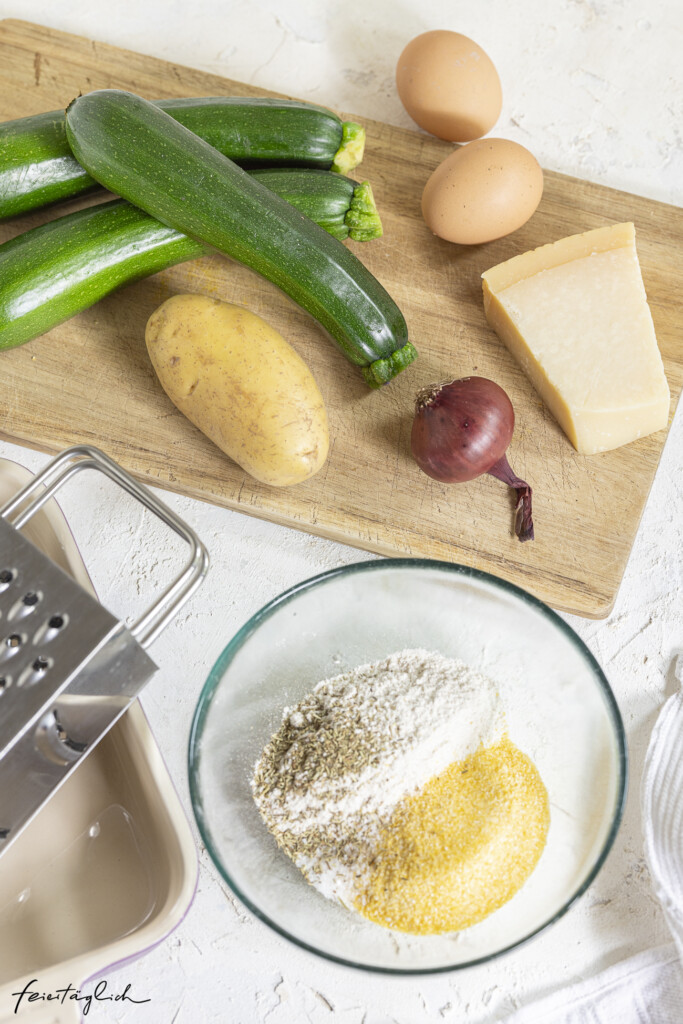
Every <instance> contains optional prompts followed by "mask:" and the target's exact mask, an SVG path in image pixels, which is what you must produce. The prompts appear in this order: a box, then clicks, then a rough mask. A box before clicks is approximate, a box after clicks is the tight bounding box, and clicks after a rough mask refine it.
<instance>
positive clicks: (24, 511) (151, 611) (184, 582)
mask: <svg viewBox="0 0 683 1024" xmlns="http://www.w3.org/2000/svg"><path fill="white" fill-rule="evenodd" d="M84 469H97V470H99V471H100V472H101V473H104V475H105V476H108V477H109V479H110V480H113V481H114V483H116V484H118V485H119V486H120V487H122V488H123V489H124V490H125V491H127V492H128V494H130V495H131V496H132V497H133V498H136V499H137V500H138V501H139V502H140V503H141V504H142V505H144V506H145V507H146V508H148V509H149V510H150V511H151V512H154V514H155V515H156V516H157V517H158V518H159V519H161V521H162V522H164V523H166V525H167V526H169V527H170V528H171V529H172V530H174V531H175V532H176V533H177V534H178V535H179V536H180V537H182V538H183V540H184V541H186V543H187V544H188V545H189V548H190V557H189V559H188V561H187V563H186V565H185V568H184V569H183V571H182V572H181V573H180V575H179V576H177V577H176V579H175V580H174V581H173V583H171V584H170V585H169V586H168V587H167V588H166V590H164V591H163V592H162V593H161V595H160V596H159V597H158V598H157V599H156V601H155V602H154V604H153V605H152V606H151V607H150V608H148V609H147V611H146V612H144V613H143V614H142V615H141V616H140V618H139V619H138V620H137V621H136V622H135V623H133V625H132V626H131V627H130V632H131V633H132V635H133V636H134V637H135V639H136V640H137V642H138V643H139V644H141V645H142V646H146V645H148V644H151V643H152V641H153V640H155V639H156V637H157V636H158V635H159V633H160V632H161V631H162V630H163V629H164V628H165V626H166V625H167V624H168V622H169V621H170V619H171V618H172V617H173V616H174V615H175V613H176V612H177V611H178V609H179V608H180V607H181V606H182V605H183V604H184V603H185V601H187V600H188V598H189V597H190V596H191V595H192V594H193V593H194V591H195V590H196V589H197V587H198V586H199V584H200V583H201V581H202V580H203V578H204V576H205V575H206V573H207V570H208V568H209V556H208V553H207V551H206V548H205V547H204V545H203V544H202V542H201V541H200V539H199V537H198V536H197V534H196V533H195V532H194V530H193V529H191V527H189V526H188V525H187V523H185V522H183V520H182V519H181V518H180V517H179V516H177V515H176V514H175V512H173V511H172V510H171V509H170V508H169V507H168V506H167V505H166V504H164V502H163V501H161V500H160V499H159V498H157V497H156V496H155V495H154V494H152V492H151V491H150V490H149V489H148V488H147V487H144V486H143V485H142V484H139V483H137V481H135V480H134V479H133V478H132V477H131V476H130V475H129V474H128V473H126V472H125V470H123V469H121V467H120V466H119V465H117V463H116V462H114V461H113V459H110V458H109V456H108V455H105V454H104V452H102V451H100V449H99V448H94V447H93V446H91V445H77V446H75V447H73V448H67V449H66V450H65V451H63V452H61V454H60V455H58V456H57V457H56V458H55V459H53V460H52V461H51V462H49V463H48V464H47V466H46V467H45V468H44V469H43V470H42V471H41V472H40V473H38V474H37V475H36V476H35V477H33V479H32V480H31V481H30V483H28V484H27V485H26V487H24V488H23V489H22V490H21V491H19V492H18V493H17V494H15V495H14V497H13V498H12V499H11V500H10V501H8V502H7V503H6V504H5V505H3V506H2V508H0V516H1V517H2V518H3V519H5V520H6V521H7V522H8V523H10V525H12V526H13V527H14V528H15V529H17V530H19V529H21V528H22V526H24V525H25V524H26V523H27V522H28V520H29V519H31V517H32V516H34V515H35V514H36V512H38V511H39V510H40V509H41V508H42V507H43V505H45V504H46V503H47V502H48V501H49V500H50V499H51V498H52V497H53V496H54V494H55V492H56V491H57V490H59V488H60V487H63V486H64V484H65V483H67V482H68V481H69V480H70V479H71V478H72V477H73V476H75V475H76V473H80V472H81V470H84Z"/></svg>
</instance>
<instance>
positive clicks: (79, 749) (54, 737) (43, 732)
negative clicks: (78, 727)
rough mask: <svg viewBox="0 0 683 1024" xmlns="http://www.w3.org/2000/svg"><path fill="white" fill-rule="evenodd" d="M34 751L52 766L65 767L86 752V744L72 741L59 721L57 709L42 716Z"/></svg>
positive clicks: (36, 734) (37, 729)
mask: <svg viewBox="0 0 683 1024" xmlns="http://www.w3.org/2000/svg"><path fill="white" fill-rule="evenodd" d="M35 744H36V749H37V750H38V751H39V752H40V753H41V754H42V755H43V757H45V758H46V759H47V760H48V761H51V762H52V763H53V764H57V765H60V766H61V767H66V766H67V765H70V764H73V763H74V761H77V760H78V758H79V757H80V756H81V754H82V753H83V752H84V751H85V750H87V746H88V745H87V743H79V742H78V740H74V739H72V737H71V736H69V734H68V733H67V731H66V729H65V728H64V726H63V725H62V723H61V722H60V720H59V715H58V713H57V709H56V708H53V709H52V711H48V712H46V714H44V715H43V717H42V718H41V720H40V722H39V723H38V726H37V727H36V733H35Z"/></svg>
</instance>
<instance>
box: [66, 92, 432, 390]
mask: <svg viewBox="0 0 683 1024" xmlns="http://www.w3.org/2000/svg"><path fill="white" fill-rule="evenodd" d="M66 131H67V138H68V140H69V145H70V146H71V149H72V152H73V153H74V156H75V157H76V159H77V160H78V161H79V163H80V164H82V166H84V167H85V168H86V169H87V170H88V172H89V173H90V174H91V175H92V176H93V177H94V178H95V180H96V181H99V182H100V184H102V185H104V186H105V188H109V189H110V190H111V191H113V192H116V193H117V194H118V195H120V196H122V197H124V198H125V199H128V200H129V202H131V203H133V204H134V205H136V206H139V207H140V208H141V209H143V210H145V211H146V212H147V213H149V214H151V215H152V216H154V217H156V218H157V219H158V220H160V221H161V222H162V223H165V224H167V225H168V226H169V227H173V228H175V229H176V230H177V231H181V232H183V234H187V235H189V236H190V237H191V238H195V239H197V240H198V241H201V242H204V243H205V244H207V245H210V246H212V247H213V248H215V249H218V250H219V251H220V252H223V253H225V255H227V256H231V257H233V259H236V260H238V261H239V262H240V263H244V264H245V265H246V266H248V267H251V268H252V269H253V270H256V271H258V272H259V273H261V274H262V275H263V276H264V277H266V278H267V279H268V280H270V281H272V282H273V283H274V284H276V285H278V287H280V288H281V289H282V290H283V291H284V292H285V293H286V294H287V295H289V296H290V298H292V299H293V300H294V301H295V302H296V303H298V304H299V305H300V306H301V307H302V308H303V309H305V310H307V311H308V312H309V313H311V314H312V316H314V317H315V319H316V320H318V322H319V323H320V324H321V325H322V326H323V327H324V328H325V329H326V330H327V331H328V332H329V334H330V335H331V336H332V338H333V339H334V341H335V342H336V343H337V344H338V345H339V347H340V348H341V350H342V352H343V353H344V355H345V356H346V357H347V359H349V360H350V362H352V363H355V364H356V365H358V366H360V367H362V370H363V375H364V377H365V379H366V381H367V383H368V384H369V385H370V386H371V387H379V386H381V385H382V384H385V383H386V382H387V381H389V380H391V379H392V377H395V376H396V374H397V373H399V372H400V371H401V370H402V369H404V367H406V366H407V365H408V364H409V363H411V362H412V361H413V359H414V358H415V356H416V354H417V353H416V352H415V349H414V348H413V346H412V344H411V343H410V341H409V340H408V330H407V327H406V322H405V319H404V317H403V314H402V313H401V311H400V309H399V308H398V306H397V305H396V303H395V302H394V301H393V299H392V298H391V296H390V295H389V294H388V293H387V292H386V290H385V289H384V288H383V287H382V285H381V284H380V283H379V281H377V280H376V278H374V277H373V275H372V274H371V273H370V271H369V270H367V268H366V267H365V266H364V265H363V264H362V263H361V262H360V260H358V259H357V258H356V257H355V256H354V255H353V253H352V252H350V251H349V250H348V249H347V248H346V247H345V246H344V245H342V243H341V242H339V241H338V240H337V239H335V238H332V237H331V236H330V235H328V234H326V233H325V231H324V230H323V229H322V228H320V227H319V226H318V225H317V224H314V223H313V222H312V221H311V220H309V218H308V217H306V216H304V215H303V214H302V213H300V212H299V211H298V210H296V209H294V207H293V206H290V205H289V203H287V202H285V201H284V200H283V199H281V198H280V197H279V196H276V195H275V194H274V193H273V192H270V191H268V189H267V188H265V187H264V186H263V185H262V184H261V183H260V182H259V181H257V180H256V179H254V178H252V177H250V176H249V175H248V174H247V173H246V172H245V171H243V170H242V169H241V168H240V167H238V166H237V164H235V163H233V161H232V160H230V159H228V157H225V156H223V155H222V154H221V153H219V152H218V151H217V150H215V149H214V148H213V147H212V146H210V145H208V143H206V142H205V141H204V140H203V139H200V138H199V137H198V136H196V135H194V134H193V133H192V132H190V131H188V129H187V128H185V127H184V126H183V125H181V124H179V123H178V122H177V121H174V120H173V118H172V117H169V115H168V114H167V113H166V112H165V111H163V110H160V108H159V107H156V106H154V104H152V103H149V102H148V101H147V100H143V99H141V98H140V97H139V96H134V95H133V94H132V93H127V92H120V91H118V90H115V89H107V90H103V91H100V92H92V93H88V94H87V95H85V96H79V97H78V98H77V99H75V100H73V101H72V103H70V104H69V106H68V108H67V111H66Z"/></svg>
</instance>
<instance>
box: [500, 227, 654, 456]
mask: <svg viewBox="0 0 683 1024" xmlns="http://www.w3.org/2000/svg"><path fill="white" fill-rule="evenodd" d="M482 278H483V281H484V309H485V311H486V318H487V320H488V322H489V323H490V325H491V326H492V327H493V329H494V330H495V331H496V333H497V334H498V336H499V338H500V339H501V340H502V341H503V342H504V343H505V345H507V347H508V348H509V349H510V351H511V352H512V354H513V355H514V356H515V357H516V359H517V360H518V361H519V363H520V365H521V366H522V369H523V370H524V372H525V373H526V374H527V376H528V377H529V379H530V380H531V382H532V384H533V385H534V387H535V388H536V390H537V391H538V392H539V394H540V396H541V398H542V399H543V401H544V402H545V403H546V405H547V406H548V408H549V409H550V411H551V412H552V414H553V415H554V416H555V418H556V419H557V421H558V423H559V424H560V426H561V427H562V429H563V430H564V432H565V433H566V434H567V437H568V438H569V440H570V441H571V442H572V444H573V445H574V447H575V448H576V450H577V451H578V452H580V453H581V454H582V455H593V454H595V453H596V452H603V451H608V450H609V449H611V448H618V447H619V446H620V445H622V444H628V442H629V441H634V440H635V439H636V438H639V437H643V436H644V435H645V434H651V433H652V432H653V431H655V430H661V429H662V428H663V427H665V426H666V425H667V422H668V418H669V404H670V394H669V386H668V384H667V381H666V377H665V375H664V367H663V366H662V357H661V355H660V353H659V349H658V347H657V339H656V337H655V330H654V325H653V323H652V315H651V313H650V308H649V306H648V304H647V296H646V294H645V288H644V286H643V279H642V276H641V273H640V265H639V263H638V255H637V253H636V243H635V228H634V226H633V224H630V223H627V224H614V225H611V226H610V227H604V228H597V229H596V230H594V231H586V232H585V233H584V234H581V235H571V236H570V237H569V238H562V239H560V241H559V242H553V243H552V244H551V245H543V246H541V247H540V248H539V249H534V250H533V251H532V252H527V253H524V254H523V255H521V256H515V257H513V259H511V260H507V262H506V263H499V264H498V266H496V267H492V268H491V270H487V271H486V273H484V274H482Z"/></svg>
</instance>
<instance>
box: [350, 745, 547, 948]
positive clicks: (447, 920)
mask: <svg viewBox="0 0 683 1024" xmlns="http://www.w3.org/2000/svg"><path fill="white" fill-rule="evenodd" d="M549 823H550V814H549V810H548V794H547V792H546V788H545V786H544V785H543V782H542V780H541V777H540V775H539V774H538V771H537V769H536V767H535V765H534V764H533V762H532V761H531V760H530V759H529V758H528V757H527V756H526V754H523V753H522V751H521V750H519V749H518V748H517V747H515V746H514V744H513V743H511V742H510V740H509V739H508V737H507V736H504V737H503V738H502V739H501V740H500V741H498V742H497V743H495V744H494V745H493V746H490V747H486V748H480V749H479V750H478V751H477V752H476V753H474V754H472V755H471V756H470V757H468V758H467V760H465V761H456V762H455V763H454V764H452V765H450V767H448V768H447V769H446V770H445V771H444V772H442V773H441V774H440V775H437V776H435V777H434V778H433V779H431V780H430V781H429V782H428V783H427V784H426V786H424V788H423V789H422V790H420V792H419V793H418V794H417V795H416V796H412V797H409V798H408V799H406V800H403V801H402V802H401V803H400V804H399V805H398V806H397V807H396V809H395V810H394V812H393V814H392V816H391V818H390V820H389V822H388V824H387V826H386V827H385V828H383V829H382V831H381V834H380V841H379V845H378V848H377V854H376V856H375V857H374V858H373V863H372V865H371V874H370V881H369V884H368V887H367V889H366V890H365V892H364V893H363V894H362V895H361V896H360V897H359V898H358V900H357V901H356V905H355V906H356V910H358V911H359V912H360V913H361V914H363V915H364V916H365V917H368V918H369V919H370V920H371V921H374V922H376V923H377V924H381V925H384V926H385V927H386V928H393V929H396V930H398V931H404V932H412V933H414V934H418V935H427V934H430V933H436V932H449V931H458V930H460V929H462V928H469V926H470V925H473V924H476V922H477V921H481V920H482V918H484V917H487V916H488V914H490V913H491V912H492V911H494V910H497V909H498V907H500V906H502V905H503V904H504V903H506V902H507V901H508V900H509V899H510V898H511V897H512V896H514V894H515V893H516V892H517V890H518V889H520V888H521V886H522V885H523V883H524V882H525V881H526V879H527V878H528V877H529V875H530V874H531V872H532V871H533V869H534V867H535V866H536V863H537V861H538V859H539V857H540V856H541V852H542V851H543V847H544V846H545V841H546V836H547V833H548V826H549Z"/></svg>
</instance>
